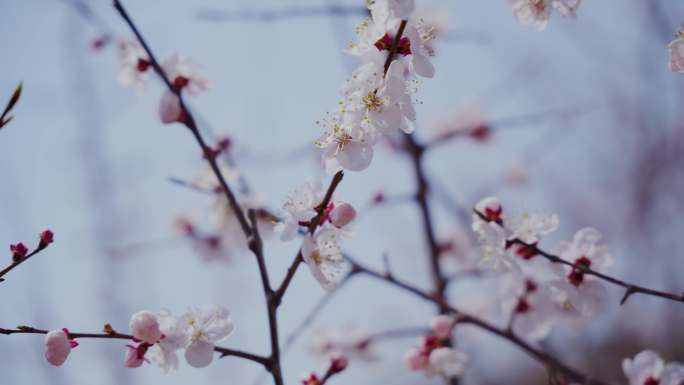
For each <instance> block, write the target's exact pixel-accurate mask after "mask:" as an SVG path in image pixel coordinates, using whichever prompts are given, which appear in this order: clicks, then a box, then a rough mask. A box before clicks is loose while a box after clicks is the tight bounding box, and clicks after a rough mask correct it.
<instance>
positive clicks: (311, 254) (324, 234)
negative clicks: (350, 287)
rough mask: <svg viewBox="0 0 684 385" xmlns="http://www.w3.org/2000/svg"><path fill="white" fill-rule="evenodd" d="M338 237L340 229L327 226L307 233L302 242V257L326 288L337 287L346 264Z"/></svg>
mask: <svg viewBox="0 0 684 385" xmlns="http://www.w3.org/2000/svg"><path fill="white" fill-rule="evenodd" d="M337 238H338V230H336V229H332V228H325V229H322V230H320V231H318V232H317V233H316V234H315V235H311V234H307V235H306V237H305V238H304V241H303V242H302V249H301V250H302V258H303V259H304V262H306V265H307V266H308V267H309V270H310V271H311V274H312V275H313V276H314V278H316V280H317V281H318V283H320V284H321V286H322V287H323V288H324V289H326V290H330V289H332V288H333V287H335V285H336V284H337V282H338V280H339V278H340V276H341V273H342V268H343V266H344V257H343V256H342V251H341V250H340V247H339V245H338V242H337Z"/></svg>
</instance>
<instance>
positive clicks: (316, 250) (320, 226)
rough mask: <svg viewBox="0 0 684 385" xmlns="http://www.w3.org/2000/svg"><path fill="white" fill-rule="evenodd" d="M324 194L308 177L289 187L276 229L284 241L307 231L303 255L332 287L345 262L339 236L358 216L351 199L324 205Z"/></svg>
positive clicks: (321, 280) (318, 277) (319, 277)
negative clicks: (347, 201)
mask: <svg viewBox="0 0 684 385" xmlns="http://www.w3.org/2000/svg"><path fill="white" fill-rule="evenodd" d="M324 195H325V191H324V190H323V187H322V185H321V183H320V182H319V181H317V180H310V181H307V182H306V183H304V184H303V185H301V186H299V187H297V188H296V189H294V190H292V191H290V193H289V194H288V196H287V198H286V200H285V202H284V203H283V210H282V211H283V214H282V218H281V221H280V222H279V223H278V224H277V225H276V227H275V231H276V232H279V233H280V239H281V240H283V241H289V240H292V239H293V238H294V237H295V235H296V234H297V233H298V232H299V231H300V230H302V231H306V235H305V236H304V240H303V242H302V246H301V254H302V259H303V260H304V262H305V263H306V264H307V266H308V267H309V270H311V273H312V274H313V276H314V278H316V280H317V281H318V282H319V283H320V284H321V286H322V287H323V288H325V289H331V288H333V287H334V286H335V284H336V283H337V280H338V279H339V276H340V273H341V271H342V267H343V264H344V257H343V256H342V250H341V249H340V246H339V239H340V237H342V236H343V235H344V234H345V233H347V231H348V225H349V223H351V222H352V221H353V220H354V219H355V218H356V210H355V209H354V207H353V206H352V205H351V204H349V203H346V202H343V201H335V200H331V202H330V203H328V204H327V205H326V206H325V207H321V205H322V204H323V203H324V202H323V200H324ZM319 211H320V213H321V215H320V216H319V214H318V213H319Z"/></svg>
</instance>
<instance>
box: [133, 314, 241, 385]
mask: <svg viewBox="0 0 684 385" xmlns="http://www.w3.org/2000/svg"><path fill="white" fill-rule="evenodd" d="M130 326H131V330H132V331H133V336H134V337H136V339H137V340H139V341H141V344H140V345H139V346H137V347H134V346H128V347H127V350H126V357H125V362H126V365H127V366H128V367H138V366H140V365H141V364H142V362H143V361H147V358H146V357H145V353H146V352H148V348H149V357H150V359H151V360H152V361H154V362H156V363H157V364H158V365H159V367H160V368H161V369H162V371H163V372H164V373H168V372H170V371H173V370H175V369H177V368H178V356H177V351H178V350H181V349H184V350H185V352H184V356H185V360H186V361H187V362H188V364H189V365H190V366H192V367H195V368H203V367H205V366H208V365H209V364H210V363H211V362H212V360H213V358H214V343H216V342H217V341H220V340H222V339H224V338H225V337H227V336H228V335H230V333H231V332H232V331H233V321H232V320H231V319H230V313H229V312H228V310H227V309H225V308H224V307H222V306H218V305H206V306H201V307H197V308H194V309H193V310H192V311H189V312H187V313H185V314H183V315H182V316H180V317H174V316H173V315H172V314H171V313H170V312H168V311H166V310H163V311H161V312H159V313H153V312H151V311H148V310H144V311H141V312H138V313H136V314H134V315H133V316H132V317H131V322H130ZM141 348H142V349H141ZM136 354H137V357H136V356H135V355H136Z"/></svg>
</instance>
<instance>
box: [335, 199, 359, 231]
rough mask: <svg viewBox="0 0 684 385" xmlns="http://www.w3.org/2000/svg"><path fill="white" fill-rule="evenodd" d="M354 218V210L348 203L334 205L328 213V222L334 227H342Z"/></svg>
mask: <svg viewBox="0 0 684 385" xmlns="http://www.w3.org/2000/svg"><path fill="white" fill-rule="evenodd" d="M354 218H356V210H354V206H352V205H350V204H349V203H342V204H340V205H338V206H336V207H335V208H334V209H333V210H332V212H331V213H330V223H332V224H333V225H334V226H335V227H338V228H340V227H344V226H346V225H347V224H349V222H351V221H353V220H354Z"/></svg>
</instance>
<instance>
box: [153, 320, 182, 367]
mask: <svg viewBox="0 0 684 385" xmlns="http://www.w3.org/2000/svg"><path fill="white" fill-rule="evenodd" d="M157 320H158V322H159V329H160V331H161V332H162V334H163V335H164V338H163V339H161V340H160V341H159V342H158V343H157V344H155V345H154V349H153V350H152V352H151V359H152V361H154V362H156V363H157V365H159V367H160V368H161V370H162V372H164V373H169V372H171V371H173V370H176V369H178V356H177V354H176V351H177V350H179V349H182V348H184V347H185V345H186V343H187V340H188V328H186V325H185V323H184V322H182V321H181V320H180V319H179V318H177V317H174V316H173V315H172V314H171V313H170V312H169V311H167V310H163V311H161V312H159V313H158V314H157Z"/></svg>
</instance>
